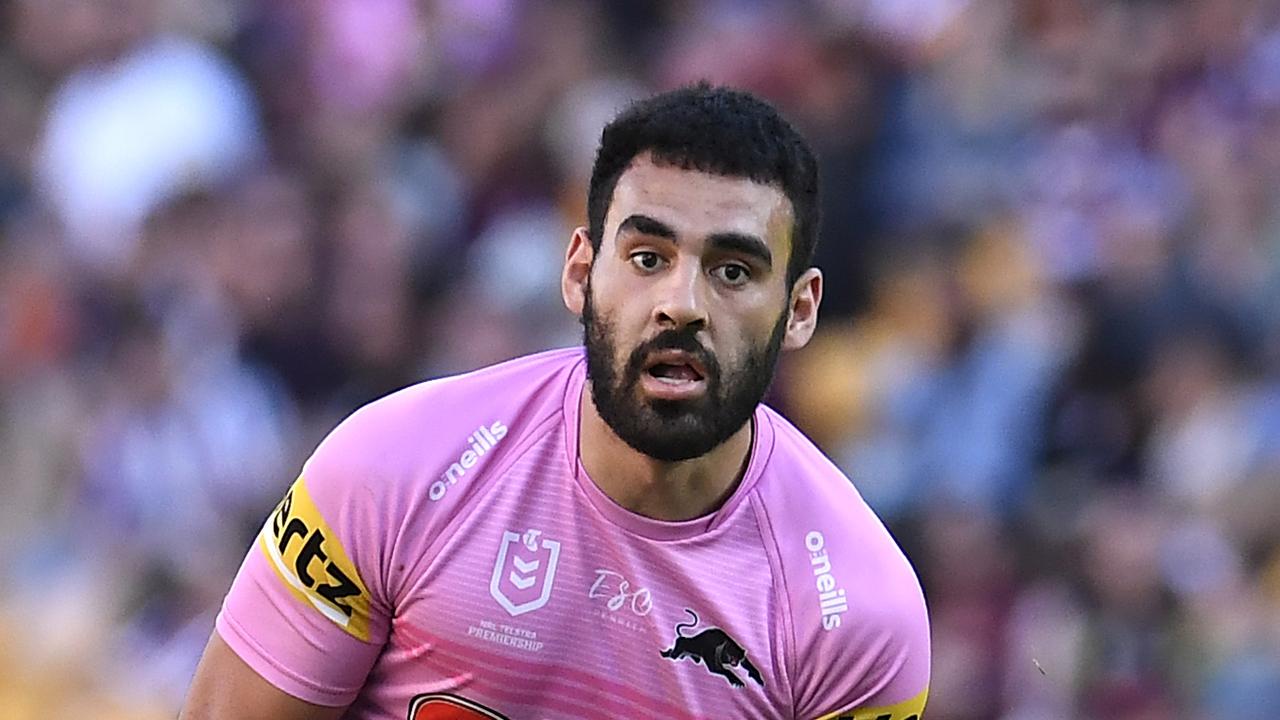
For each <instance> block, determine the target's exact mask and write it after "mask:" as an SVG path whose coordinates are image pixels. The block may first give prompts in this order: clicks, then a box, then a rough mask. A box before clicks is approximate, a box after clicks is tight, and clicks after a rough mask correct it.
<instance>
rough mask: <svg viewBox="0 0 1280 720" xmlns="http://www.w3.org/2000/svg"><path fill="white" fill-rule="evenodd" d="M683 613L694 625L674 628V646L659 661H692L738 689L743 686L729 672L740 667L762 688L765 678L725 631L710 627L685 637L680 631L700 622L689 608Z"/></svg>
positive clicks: (689, 624) (678, 625)
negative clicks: (685, 613)
mask: <svg viewBox="0 0 1280 720" xmlns="http://www.w3.org/2000/svg"><path fill="white" fill-rule="evenodd" d="M684 611H685V612H687V613H689V615H690V616H691V617H692V618H693V622H682V623H677V624H676V641H675V644H674V645H672V646H671V647H670V648H668V649H667V650H663V651H662V657H664V658H669V659H670V660H671V661H672V662H675V661H678V660H681V659H683V658H686V657H688V658H691V659H692V660H693V661H694V662H695V663H702V664H703V665H705V666H706V668H707V671H708V672H711V673H714V674H716V675H719V676H720V677H722V678H724V679H725V680H728V681H729V684H730V685H732V686H733V687H739V688H740V687H743V686H744V683H743V682H742V679H741V678H739V677H738V675H737V673H735V672H734V671H733V670H731V669H730V668H736V667H740V668H742V669H743V670H746V672H747V677H749V678H751V679H752V680H755V681H756V684H758V685H759V686H760V687H764V678H762V677H760V671H759V670H757V669H756V666H755V665H752V664H751V661H750V660H748V659H747V651H746V650H745V649H744V648H743V647H742V646H741V645H739V644H738V641H737V640H734V639H733V638H731V637H729V634H728V633H726V632H725V631H723V630H721V629H720V628H717V627H713V628H707V629H706V630H703V631H702V632H700V633H698V634H697V635H685V634H684V633H683V632H682V631H683V630H684V629H685V628H691V627H696V626H697V625H698V623H699V620H698V613H696V612H694V611H692V610H690V609H689V608H685V609H684Z"/></svg>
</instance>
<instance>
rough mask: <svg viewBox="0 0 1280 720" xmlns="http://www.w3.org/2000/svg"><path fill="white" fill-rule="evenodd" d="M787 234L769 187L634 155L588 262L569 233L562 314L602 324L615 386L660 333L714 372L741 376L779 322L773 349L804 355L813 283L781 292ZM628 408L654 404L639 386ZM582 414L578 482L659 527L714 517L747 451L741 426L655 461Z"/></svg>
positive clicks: (591, 404)
mask: <svg viewBox="0 0 1280 720" xmlns="http://www.w3.org/2000/svg"><path fill="white" fill-rule="evenodd" d="M637 216H640V217H644V218H648V219H652V220H657V221H658V222H659V223H660V224H661V225H662V226H664V227H665V228H666V229H669V230H671V231H674V237H663V236H661V235H658V234H654V233H651V232H644V231H642V230H639V229H637V227H636V225H637V223H635V222H630V223H628V222H627V221H628V219H630V218H634V217H637ZM792 226H793V219H792V211H791V203H790V201H788V200H787V198H786V196H785V195H784V194H783V193H782V191H781V190H780V189H778V188H776V187H774V186H772V185H765V184H762V183H757V182H753V181H751V180H746V179H742V178H729V177H722V176H718V175H711V174H708V173H703V172H699V171H696V170H683V169H680V168H678V167H672V166H666V165H660V164H655V163H654V162H653V161H652V160H651V159H650V158H649V157H648V155H647V154H646V155H641V156H639V157H637V158H636V159H635V160H634V161H633V162H632V164H631V165H630V166H629V167H628V169H627V170H626V171H625V172H624V173H623V174H622V176H621V177H620V178H619V179H618V183H617V186H616V187H615V189H614V194H613V201H612V203H611V204H610V207H609V212H608V215H607V216H606V217H605V223H604V233H603V237H602V239H601V244H600V249H599V252H596V251H594V250H593V249H592V247H591V242H590V240H589V238H588V235H587V230H586V228H578V229H577V230H576V231H574V234H573V238H572V239H571V241H570V244H569V249H568V252H567V254H566V258H565V267H564V273H563V275H562V277H561V291H562V294H563V296H564V301H565V305H566V306H567V307H568V308H569V310H570V311H571V312H573V313H574V314H576V315H578V316H579V317H582V316H583V314H584V313H585V312H586V311H587V309H588V300H587V298H588V293H590V295H591V299H590V310H591V311H592V312H593V313H594V314H595V315H596V316H597V317H600V318H605V319H606V320H607V326H608V332H609V333H610V335H611V342H610V343H609V344H610V345H611V346H612V347H611V349H612V350H613V352H614V357H612V358H609V359H608V360H609V361H610V362H612V363H613V364H614V368H615V373H614V374H615V375H617V376H624V375H625V374H626V372H625V368H626V367H627V365H628V363H629V361H630V360H631V356H632V352H633V350H634V349H635V348H637V347H639V346H641V345H642V344H644V343H646V342H648V341H650V340H651V339H653V338H654V337H656V336H659V335H660V334H662V333H664V332H665V331H670V330H677V331H685V332H688V333H690V334H692V336H693V337H694V338H695V339H696V340H697V342H698V344H699V345H701V347H702V348H703V349H704V350H705V352H707V353H709V354H711V355H713V356H714V357H715V358H716V359H717V362H718V364H719V365H720V366H721V367H722V368H726V369H728V368H734V367H740V366H742V365H743V363H744V362H745V359H746V357H747V356H748V355H749V354H750V351H751V349H752V348H760V347H765V346H767V345H768V339H769V337H770V336H771V335H772V333H773V332H774V330H775V328H777V326H778V323H779V319H780V314H781V313H783V312H785V313H786V319H785V320H784V321H783V326H782V329H781V330H780V332H781V347H782V348H783V349H796V348H800V347H803V346H804V345H805V344H806V343H808V341H809V339H810V338H811V337H812V336H813V331H814V328H815V326H816V322H817V312H818V306H819V304H820V302H821V299H822V274H821V272H820V271H819V270H818V269H816V268H810V269H808V270H806V271H805V272H804V273H803V274H801V276H800V277H799V278H798V279H797V280H796V281H795V282H794V283H791V284H790V285H788V283H787V281H786V265H787V259H788V257H789V255H790V251H791V230H792ZM725 234H735V235H738V236H744V237H754V238H757V239H759V240H760V241H762V242H763V244H764V245H765V246H766V247H767V248H768V250H769V254H770V255H771V261H770V262H769V263H767V264H766V263H763V262H761V261H760V260H759V259H757V258H754V257H752V256H751V255H750V254H748V253H745V252H741V251H737V250H733V249H726V248H725V247H723V246H722V244H720V243H717V242H714V238H715V237H717V236H723V235H725ZM654 256H656V258H655V257H654ZM729 265H743V266H746V268H747V269H748V270H749V277H748V278H747V279H746V280H745V281H743V279H742V277H743V275H742V274H741V272H740V271H738V270H728V269H727V266H729ZM726 377H728V371H727V370H726ZM630 399H631V400H632V401H633V402H635V403H636V404H637V407H642V406H643V405H644V404H645V403H651V402H652V400H653V399H652V398H651V397H647V396H646V394H645V392H644V390H643V388H632V396H631V398H630ZM758 399H759V398H757V401H758ZM753 405H754V403H753ZM581 411H582V427H581V440H580V443H581V445H580V447H579V452H580V455H581V458H582V463H583V466H584V467H585V469H586V470H587V472H588V474H590V475H591V477H592V479H593V480H594V481H595V482H596V483H597V484H598V485H599V486H600V488H601V490H603V491H604V492H605V493H606V494H607V495H609V497H611V498H612V499H613V500H614V501H615V502H617V503H618V504H620V505H622V506H623V507H625V508H627V509H629V510H632V511H633V512H636V513H639V514H642V515H646V516H648V517H652V518H657V519H661V520H687V519H691V518H695V517H699V516H702V515H705V514H707V513H708V512H711V511H712V510H714V509H715V507H716V506H717V505H718V504H719V503H720V502H721V501H722V500H723V499H724V498H725V497H726V496H727V495H728V494H730V493H731V492H732V491H733V488H734V487H735V486H736V484H737V482H738V480H739V479H740V477H741V473H742V470H743V469H744V467H745V464H746V461H747V458H748V454H749V452H750V448H751V436H752V428H751V423H750V422H747V423H745V424H743V425H742V426H741V427H740V428H738V429H737V430H736V431H734V432H733V433H732V434H731V435H729V437H728V438H727V439H726V440H724V442H723V443H721V444H720V445H718V446H716V447H714V448H713V449H711V450H710V451H709V452H707V453H706V454H704V455H701V456H698V457H693V458H690V459H687V460H678V461H669V460H662V459H658V458H655V457H652V456H650V455H647V454H645V453H642V452H640V451H638V450H636V449H635V448H634V447H632V445H630V444H628V443H627V442H626V441H625V440H624V439H623V438H621V437H619V433H617V432H615V431H614V428H613V427H611V425H610V424H609V422H607V421H606V419H605V418H604V417H602V414H601V413H600V412H599V409H598V408H597V407H596V404H595V401H594V400H593V399H592V393H588V392H584V393H583V397H582V400H581Z"/></svg>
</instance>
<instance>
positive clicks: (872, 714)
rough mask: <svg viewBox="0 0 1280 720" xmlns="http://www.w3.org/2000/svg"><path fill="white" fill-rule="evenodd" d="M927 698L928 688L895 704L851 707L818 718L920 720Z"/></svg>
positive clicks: (825, 719)
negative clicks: (876, 706)
mask: <svg viewBox="0 0 1280 720" xmlns="http://www.w3.org/2000/svg"><path fill="white" fill-rule="evenodd" d="M928 698H929V689H928V688H925V689H924V690H921V691H920V694H919V695H917V696H915V697H913V698H911V699H910V700H907V701H904V702H900V703H898V704H897V705H890V706H888V707H878V708H851V709H849V710H841V711H840V712H833V713H831V714H830V715H823V716H822V717H820V718H818V720H920V717H921V716H922V715H924V703H925V700H927V699H928Z"/></svg>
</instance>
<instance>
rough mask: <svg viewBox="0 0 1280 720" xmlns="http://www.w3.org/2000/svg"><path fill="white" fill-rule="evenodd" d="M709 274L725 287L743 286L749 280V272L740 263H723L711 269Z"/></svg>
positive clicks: (748, 269)
mask: <svg viewBox="0 0 1280 720" xmlns="http://www.w3.org/2000/svg"><path fill="white" fill-rule="evenodd" d="M711 273H712V274H713V275H715V276H716V277H717V278H719V279H720V281H721V282H723V283H724V284H726V285H732V286H734V287H736V286H738V285H745V284H746V282H747V281H748V280H750V279H751V270H750V268H748V267H747V266H746V265H742V264H740V263H725V264H724V265H717V266H716V267H714V268H712V270H711Z"/></svg>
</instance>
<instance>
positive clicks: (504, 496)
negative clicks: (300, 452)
mask: <svg viewBox="0 0 1280 720" xmlns="http://www.w3.org/2000/svg"><path fill="white" fill-rule="evenodd" d="M585 376H586V362H585V355H584V353H583V351H582V349H581V348H577V349H568V350H556V351H551V352H545V353H540V354H537V355H532V356H528V357H524V358H519V359H516V360H513V361H510V362H507V363H503V364H500V365H495V366H492V367H489V368H485V369H483V370H479V371H476V372H473V373H469V374H466V375H460V376H456V377H451V378H444V379H440V380H434V381H430V382H425V383H422V384H419V385H415V386H413V387H410V388H408V389H405V390H402V391H399V392H397V393H394V394H392V395H389V396H387V397H386V398H383V399H381V400H379V401H376V402H374V403H372V404H370V405H368V406H366V407H364V408H362V409H360V410H359V411H357V412H356V413H355V414H353V415H352V416H351V417H349V418H348V419H347V420H345V421H344V422H343V423H342V424H340V425H339V426H338V427H337V428H336V429H335V430H334V431H333V432H332V433H331V434H330V435H329V436H328V437H327V438H326V439H325V440H324V441H323V442H322V443H321V444H320V446H319V447H318V448H317V449H316V451H315V453H314V454H313V455H312V457H311V458H310V459H309V460H308V461H307V462H306V463H305V465H304V466H303V471H302V474H301V477H299V478H298V480H297V481H296V482H295V483H294V485H293V487H292V488H291V489H290V490H289V492H288V494H287V495H286V496H285V498H284V499H283V500H282V501H281V503H280V505H279V506H277V508H276V509H275V511H274V512H272V513H271V515H270V516H269V517H268V518H267V521H266V523H265V525H264V526H263V529H262V532H261V534H260V536H259V537H258V540H257V541H256V542H255V545H254V547H253V548H252V549H251V550H250V552H249V554H248V557H247V558H246V560H245V562H244V564H243V566H242V567H241V569H240V572H239V574H238V576H237V577H236V579H235V582H234V584H233V585H232V588H231V590H230V592H229V593H228V596H227V598H226V601H225V602H224V604H223V607H222V611H221V612H220V614H219V616H218V619H217V631H218V633H219V635H220V636H221V637H222V638H223V639H224V640H225V641H226V642H227V643H228V644H229V645H230V646H231V648H232V649H233V650H234V651H235V652H236V653H237V654H238V655H239V656H240V657H241V658H243V659H244V660H245V661H246V662H247V663H248V664H249V665H250V666H251V667H252V668H253V669H254V670H255V671H257V672H258V673H259V674H260V675H261V676H262V677H264V678H265V679H266V680H267V681H269V682H270V683H272V684H273V685H275V686H276V687H278V688H280V689H281V690H283V691H285V692H286V693H289V694H290V695H293V696H295V697H298V698H301V699H303V700H306V701H309V702H312V703H317V704H320V705H329V706H347V705H349V708H348V710H347V712H346V715H345V716H344V717H347V718H359V719H361V720H363V719H374V718H376V719H378V720H392V719H394V720H404V719H405V718H408V719H410V720H458V719H464V718H511V719H513V720H514V719H519V720H527V719H531V718H638V717H662V718H801V719H802V720H810V719H812V718H818V717H822V718H857V719H858V720H862V719H863V718H874V719H876V720H907V719H908V718H915V717H917V716H918V715H919V713H920V712H921V711H922V709H923V706H924V701H925V697H926V695H927V686H928V679H929V630H928V621H927V617H926V612H925V604H924V599H923V596H922V594H921V590H920V585H919V583H918V581H917V579H916V575H915V572H914V571H913V570H912V568H911V566H910V565H909V564H908V562H907V560H906V558H905V557H904V556H903V554H902V552H901V551H900V550H899V549H898V547H897V545H896V544H895V543H894V541H893V540H892V538H891V537H890V535H889V534H888V532H886V530H885V528H884V527H883V525H882V524H881V523H880V521H879V520H878V519H877V518H876V517H875V515H874V514H873V513H872V512H871V510H870V509H869V508H868V507H867V505H866V504H865V503H864V502H863V501H862V499H861V498H860V496H859V495H858V494H857V492H856V491H855V489H854V488H853V486H852V485H851V484H850V482H849V481H848V479H847V478H845V476H844V475H843V474H842V473H841V472H840V471H839V470H838V469H837V468H836V467H835V466H834V465H832V464H831V462H830V461H828V460H827V458H826V457H825V456H823V455H822V453H821V452H819V451H818V450H817V449H816V448H815V447H814V446H813V445H812V443H810V442H809V440H807V439H806V438H805V437H804V436H803V435H801V433H800V432H799V431H797V430H796V429H795V428H794V427H792V426H791V425H790V424H789V423H788V422H787V421H786V420H784V419H783V418H782V417H781V416H780V415H778V414H777V413H775V412H773V411H772V410H770V409H768V408H767V407H764V406H763V405H762V406H760V407H759V408H757V410H756V411H755V414H754V418H753V420H754V422H753V425H754V437H753V442H752V451H751V456H750V459H749V462H748V465H747V469H746V472H745V474H744V476H743V478H742V480H741V482H740V483H739V485H738V487H737V488H736V489H735V490H734V491H733V493H732V494H731V495H730V497H729V498H728V500H727V501H726V502H725V503H724V504H723V505H722V506H721V507H720V508H719V509H717V510H716V511H715V512H714V513H712V514H710V515H708V516H705V517H701V518H698V519H695V520H689V521H684V522H663V521H657V520H653V519H650V518H646V517H643V516H640V515H636V514H634V513H631V512H629V511H627V510H626V509H624V508H622V507H621V506H619V505H617V504H616V503H614V502H613V501H612V500H611V499H610V498H609V497H608V496H606V495H605V494H604V493H603V492H602V491H601V490H600V489H599V488H598V487H597V486H596V484H595V483H594V482H593V481H592V479H591V478H590V477H588V476H587V474H586V472H585V471H584V470H583V468H582V467H581V465H580V463H579V454H578V426H579V423H578V420H579V417H578V416H579V402H580V398H581V397H582V393H583V391H584V384H585Z"/></svg>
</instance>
